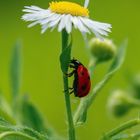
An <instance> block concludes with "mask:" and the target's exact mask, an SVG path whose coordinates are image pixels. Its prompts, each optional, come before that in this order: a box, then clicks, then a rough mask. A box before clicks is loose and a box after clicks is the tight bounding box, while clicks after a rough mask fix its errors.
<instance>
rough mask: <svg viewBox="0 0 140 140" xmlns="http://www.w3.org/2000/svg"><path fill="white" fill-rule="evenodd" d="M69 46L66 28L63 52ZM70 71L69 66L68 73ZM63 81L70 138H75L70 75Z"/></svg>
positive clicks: (63, 34) (73, 139)
mask: <svg viewBox="0 0 140 140" xmlns="http://www.w3.org/2000/svg"><path fill="white" fill-rule="evenodd" d="M67 46H68V34H67V32H66V31H65V30H63V31H62V52H63V51H64V50H65V48H66V47H67ZM67 72H68V67H67V70H66V73H67ZM63 83H64V95H65V103H66V111H67V118H68V127H69V128H68V131H69V140H75V129H74V124H73V117H72V111H71V103H70V94H69V90H68V89H69V87H68V77H67V76H66V75H65V74H63Z"/></svg>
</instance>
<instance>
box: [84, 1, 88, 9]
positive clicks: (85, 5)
mask: <svg viewBox="0 0 140 140" xmlns="http://www.w3.org/2000/svg"><path fill="white" fill-rule="evenodd" d="M88 5H89V0H85V4H84V7H85V8H87V7H88Z"/></svg>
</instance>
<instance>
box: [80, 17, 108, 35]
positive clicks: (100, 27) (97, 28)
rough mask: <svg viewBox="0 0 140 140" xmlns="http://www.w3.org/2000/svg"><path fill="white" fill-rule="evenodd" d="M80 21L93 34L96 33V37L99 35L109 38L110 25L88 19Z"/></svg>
mask: <svg viewBox="0 0 140 140" xmlns="http://www.w3.org/2000/svg"><path fill="white" fill-rule="evenodd" d="M80 19H81V20H82V22H83V23H84V24H85V25H86V26H87V27H88V28H89V29H90V30H91V31H92V32H94V33H95V34H96V35H97V34H98V36H99V34H101V35H105V36H107V35H108V32H109V31H110V29H109V28H110V27H111V26H110V24H107V23H100V22H96V21H92V20H90V19H88V18H82V17H81V18H80Z"/></svg>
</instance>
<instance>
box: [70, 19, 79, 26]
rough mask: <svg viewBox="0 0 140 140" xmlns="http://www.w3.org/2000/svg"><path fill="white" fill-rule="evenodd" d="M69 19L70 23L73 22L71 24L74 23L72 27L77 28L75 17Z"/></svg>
mask: <svg viewBox="0 0 140 140" xmlns="http://www.w3.org/2000/svg"><path fill="white" fill-rule="evenodd" d="M71 20H72V23H73V25H74V28H75V29H77V28H78V21H77V17H72V18H71Z"/></svg>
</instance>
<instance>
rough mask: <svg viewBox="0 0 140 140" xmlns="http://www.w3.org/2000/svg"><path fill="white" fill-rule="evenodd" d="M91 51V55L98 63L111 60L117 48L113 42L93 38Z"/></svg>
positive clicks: (90, 46) (90, 42)
mask: <svg viewBox="0 0 140 140" xmlns="http://www.w3.org/2000/svg"><path fill="white" fill-rule="evenodd" d="M89 49H90V52H91V55H92V56H93V57H95V59H96V60H97V61H98V62H105V61H108V60H111V59H112V58H113V57H114V56H115V54H116V51H117V49H116V46H115V45H114V44H113V42H112V41H111V40H109V39H104V40H100V39H98V38H93V39H91V40H90V41H89Z"/></svg>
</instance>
